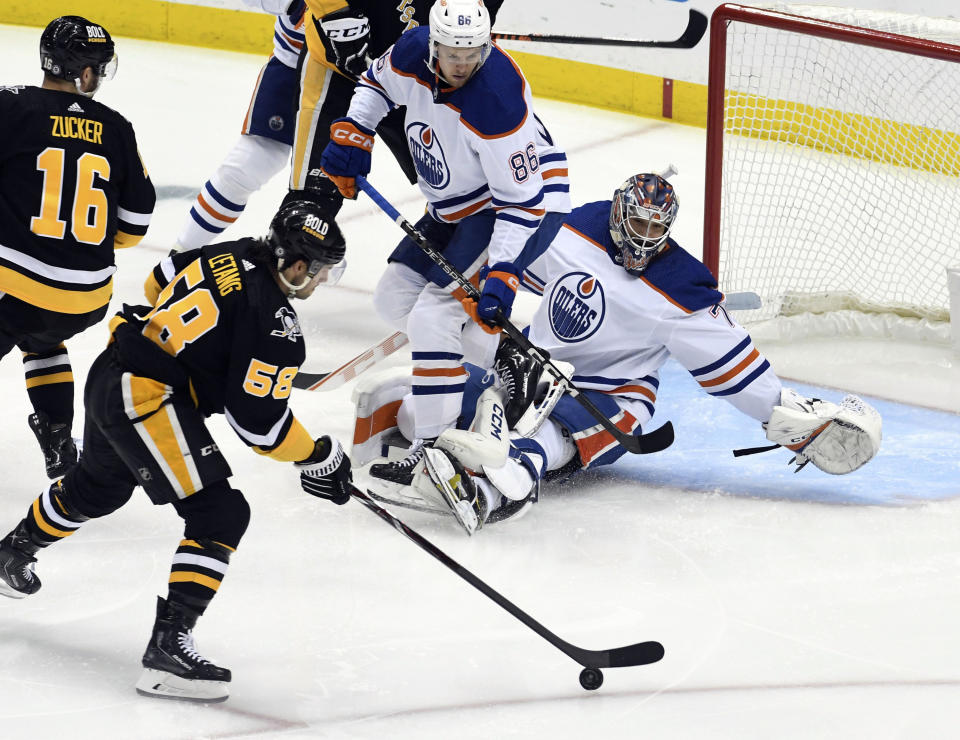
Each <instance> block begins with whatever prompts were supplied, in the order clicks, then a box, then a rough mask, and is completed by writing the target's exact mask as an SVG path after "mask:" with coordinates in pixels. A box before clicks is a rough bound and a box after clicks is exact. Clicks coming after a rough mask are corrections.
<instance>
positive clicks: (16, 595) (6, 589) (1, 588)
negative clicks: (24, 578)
mask: <svg viewBox="0 0 960 740" xmlns="http://www.w3.org/2000/svg"><path fill="white" fill-rule="evenodd" d="M32 595H33V594H25V593H23V591H17V590H16V589H15V588H12V587H10V586H9V585H8V584H7V582H6V581H3V580H0V596H6V597H7V598H8V599H25V598H27V597H28V596H32Z"/></svg>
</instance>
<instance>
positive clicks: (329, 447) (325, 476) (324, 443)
mask: <svg viewBox="0 0 960 740" xmlns="http://www.w3.org/2000/svg"><path fill="white" fill-rule="evenodd" d="M294 466H295V467H296V468H297V469H298V470H299V471H300V485H301V486H302V487H303V490H304V491H306V492H307V493H309V494H310V495H311V496H319V497H320V498H326V499H330V500H331V501H333V503H335V504H345V503H347V501H349V500H350V482H351V481H352V480H353V475H352V474H351V473H350V458H349V457H347V455H346V453H345V452H344V451H343V447H341V446H340V442H339V441H338V440H336V439H331V438H330V437H329V436H327V435H323V436H322V437H320V439H318V440H317V441H316V443H315V445H314V448H313V454H312V455H310V457H308V458H307V459H306V460H301V461H300V462H298V463H294Z"/></svg>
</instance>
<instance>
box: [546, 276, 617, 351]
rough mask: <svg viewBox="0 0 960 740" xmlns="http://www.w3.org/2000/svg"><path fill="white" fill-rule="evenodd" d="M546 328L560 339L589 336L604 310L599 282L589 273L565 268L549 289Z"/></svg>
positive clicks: (577, 340) (595, 328) (591, 334)
mask: <svg viewBox="0 0 960 740" xmlns="http://www.w3.org/2000/svg"><path fill="white" fill-rule="evenodd" d="M548 305H549V310H550V328H551V329H552V330H553V333H554V335H556V337H557V339H559V340H560V341H561V342H582V341H583V340H584V339H586V338H587V337H590V336H593V335H594V334H595V333H596V332H597V329H599V328H600V324H601V323H602V322H603V316H604V313H605V312H606V302H605V300H604V297H603V286H602V285H600V281H599V280H597V278H596V277H595V276H593V275H589V274H587V273H585V272H568V273H567V274H566V275H564V276H563V277H562V278H560V279H559V280H558V281H557V283H556V285H554V286H553V290H551V291H550V301H549V304H548Z"/></svg>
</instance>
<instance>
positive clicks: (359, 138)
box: [333, 128, 373, 149]
mask: <svg viewBox="0 0 960 740" xmlns="http://www.w3.org/2000/svg"><path fill="white" fill-rule="evenodd" d="M333 138H334V139H337V140H338V141H343V142H346V143H347V144H351V145H353V146H358V147H360V148H361V149H373V140H372V139H371V138H370V137H369V136H366V135H365V134H361V133H360V132H359V131H350V130H349V129H345V128H338V129H335V130H334V131H333Z"/></svg>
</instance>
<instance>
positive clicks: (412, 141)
mask: <svg viewBox="0 0 960 740" xmlns="http://www.w3.org/2000/svg"><path fill="white" fill-rule="evenodd" d="M407 144H408V145H409V147H410V154H411V155H413V163H414V165H415V166H416V168H417V174H418V175H419V176H420V179H421V180H423V181H424V182H425V183H427V185H429V186H430V187H432V188H434V189H435V190H442V189H443V188H445V187H447V185H449V184H450V168H449V167H447V158H446V157H445V156H444V154H443V148H442V147H441V146H440V142H439V140H438V139H437V136H436V132H435V131H434V129H433V127H432V126H428V125H427V124H425V123H421V122H420V121H414V122H413V123H411V124H410V125H409V126H407Z"/></svg>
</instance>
